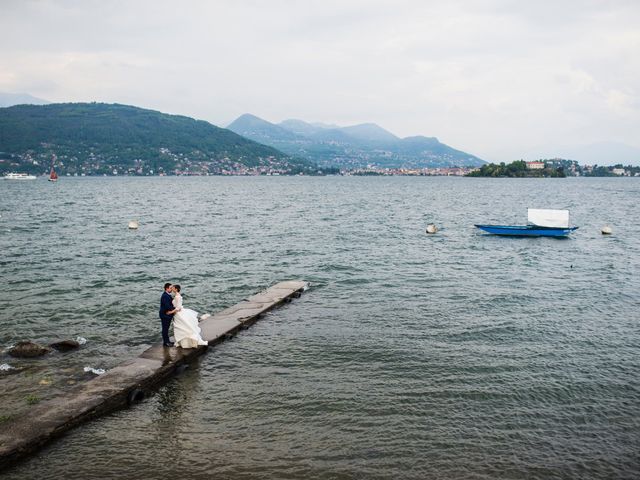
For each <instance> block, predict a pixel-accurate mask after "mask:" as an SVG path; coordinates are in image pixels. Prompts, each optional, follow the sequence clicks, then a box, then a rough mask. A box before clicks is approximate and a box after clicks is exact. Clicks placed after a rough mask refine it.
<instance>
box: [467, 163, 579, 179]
mask: <svg viewBox="0 0 640 480" xmlns="http://www.w3.org/2000/svg"><path fill="white" fill-rule="evenodd" d="M566 176H567V174H566V173H565V170H564V167H562V166H559V167H556V166H555V165H553V164H547V163H546V162H543V161H539V162H525V161H524V160H516V161H515V162H511V163H509V164H505V163H504V162H502V163H500V164H495V163H487V164H486V165H482V166H481V167H480V168H478V169H477V170H474V171H472V172H469V173H468V174H467V177H511V178H513V177H517V178H523V177H545V178H549V177H558V178H564V177H566Z"/></svg>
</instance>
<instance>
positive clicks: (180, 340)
mask: <svg viewBox="0 0 640 480" xmlns="http://www.w3.org/2000/svg"><path fill="white" fill-rule="evenodd" d="M173 308H177V309H178V311H177V312H176V313H175V314H174V316H173V336H174V337H175V339H176V342H175V345H176V347H182V348H196V347H197V346H199V345H208V344H207V342H206V341H204V340H203V339H202V337H201V336H200V326H199V325H198V312H196V311H195V310H191V309H190V308H183V307H182V295H180V294H179V293H176V297H175V298H174V299H173Z"/></svg>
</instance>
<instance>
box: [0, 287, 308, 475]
mask: <svg viewBox="0 0 640 480" xmlns="http://www.w3.org/2000/svg"><path fill="white" fill-rule="evenodd" d="M307 286H308V284H307V282H303V281H288V282H280V283H278V284H276V285H274V286H272V287H270V288H268V289H267V290H264V291H263V292H260V293H258V294H256V295H253V296H251V297H249V298H247V299H246V300H243V301H242V302H240V303H238V304H237V305H234V306H232V307H229V308H227V309H225V310H222V311H221V312H219V313H216V314H215V315H211V316H208V317H207V318H205V319H204V320H202V321H201V322H200V328H201V329H202V338H203V339H205V340H207V341H208V342H209V347H211V346H212V345H215V344H217V343H219V342H222V341H224V340H225V339H227V338H231V337H232V336H233V335H235V334H236V333H237V332H238V331H239V330H241V329H243V328H247V327H249V326H250V325H252V324H253V323H255V322H256V321H257V320H258V318H259V317H260V315H261V314H263V313H265V312H267V311H268V310H271V309H272V308H274V307H276V306H277V305H280V304H282V303H283V302H285V301H288V300H290V299H291V298H294V297H299V296H300V295H301V294H302V292H303V291H304V290H306V289H307ZM158 328H160V321H158ZM209 347H207V346H203V347H198V348H190V349H182V348H176V347H171V348H165V347H163V346H162V344H161V343H159V344H157V345H154V346H152V347H151V348H149V349H148V350H146V351H144V352H143V353H142V354H141V355H140V356H139V357H137V358H132V359H130V360H127V361H125V362H123V363H121V364H119V365H117V366H116V367H114V368H112V369H110V370H109V371H108V372H107V373H105V374H103V375H100V376H99V377H96V378H94V379H92V380H90V381H88V382H86V383H83V384H81V385H78V386H77V387H75V388H74V389H72V390H70V391H69V392H67V393H66V394H64V395H61V396H59V397H56V398H53V399H51V400H48V401H46V402H42V403H40V404H38V405H36V406H35V407H33V408H32V409H31V410H29V411H28V412H27V414H26V415H25V416H24V417H21V418H17V419H14V420H11V421H9V422H6V423H4V424H1V425H0V470H2V469H4V468H7V467H9V466H11V465H12V464H14V463H15V461H16V460H18V459H20V458H21V457H24V456H26V455H28V454H30V453H32V452H34V451H36V450H37V449H39V448H40V447H42V446H43V445H45V444H46V443H48V442H49V441H51V440H52V439H54V438H56V437H58V436H60V435H62V434H63V433H64V432H66V431H67V430H70V429H72V428H74V427H76V426H77V425H80V424H81V423H83V422H86V421H88V420H90V419H92V418H96V417H99V416H101V415H104V414H106V413H109V412H112V411H114V410H117V409H120V408H123V407H126V406H127V405H131V404H133V403H136V402H138V401H140V400H142V399H143V398H144V397H145V396H146V395H148V394H149V393H151V391H152V390H153V389H155V388H157V387H158V386H159V385H161V384H162V383H163V382H165V381H166V380H167V379H169V378H170V377H171V376H172V375H173V374H175V372H176V370H178V369H181V368H184V367H183V365H185V364H188V363H189V362H191V361H193V360H194V359H195V358H196V357H198V356H199V355H202V354H203V353H205V352H206V350H207V348H209Z"/></svg>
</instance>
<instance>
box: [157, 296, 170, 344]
mask: <svg viewBox="0 0 640 480" xmlns="http://www.w3.org/2000/svg"><path fill="white" fill-rule="evenodd" d="M172 301H173V298H171V295H169V294H168V293H167V292H164V293H163V294H162V297H160V320H162V342H163V343H165V344H166V343H171V340H169V325H171V320H173V315H172V314H167V312H168V311H170V310H173V303H172Z"/></svg>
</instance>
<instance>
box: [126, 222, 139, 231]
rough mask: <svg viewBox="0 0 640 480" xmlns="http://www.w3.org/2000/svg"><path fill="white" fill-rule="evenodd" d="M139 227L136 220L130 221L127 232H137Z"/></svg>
mask: <svg viewBox="0 0 640 480" xmlns="http://www.w3.org/2000/svg"><path fill="white" fill-rule="evenodd" d="M139 226H140V224H139V223H138V221H137V220H131V221H130V222H129V230H137V229H138V227H139Z"/></svg>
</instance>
